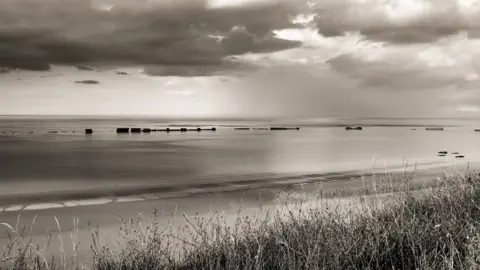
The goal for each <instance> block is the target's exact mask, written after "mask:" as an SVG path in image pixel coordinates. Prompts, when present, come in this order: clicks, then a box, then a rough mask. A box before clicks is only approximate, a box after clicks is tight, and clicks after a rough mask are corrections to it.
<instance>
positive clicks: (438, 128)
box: [425, 127, 443, 131]
mask: <svg viewBox="0 0 480 270" xmlns="http://www.w3.org/2000/svg"><path fill="white" fill-rule="evenodd" d="M425 130H437V131H442V130H443V127H427V128H425Z"/></svg>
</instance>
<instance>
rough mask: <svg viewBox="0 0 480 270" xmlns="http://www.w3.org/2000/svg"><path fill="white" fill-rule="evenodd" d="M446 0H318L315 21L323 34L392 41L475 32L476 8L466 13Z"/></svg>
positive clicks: (425, 40)
mask: <svg viewBox="0 0 480 270" xmlns="http://www.w3.org/2000/svg"><path fill="white" fill-rule="evenodd" d="M447 2H448V3H447ZM447 2H445V1H440V0H423V1H414V2H410V1H405V2H404V1H398V2H396V3H394V2H390V1H383V2H382V1H364V2H362V3H360V2H352V1H348V0H338V1H329V0H326V1H318V4H317V6H316V8H315V11H314V13H315V14H316V17H315V23H316V25H317V27H318V29H319V33H320V34H322V35H324V36H326V37H335V36H342V35H344V34H345V33H346V32H359V33H361V34H362V35H364V36H365V37H366V38H367V39H369V40H373V41H384V42H389V43H396V44H409V43H430V42H435V41H437V40H438V39H440V38H442V37H445V36H449V35H454V34H457V33H459V32H468V33H469V34H470V35H471V36H478V30H479V26H480V22H479V20H478V18H477V17H479V18H480V14H479V12H478V10H477V11H476V12H475V11H472V12H470V14H467V13H466V12H465V8H463V9H462V7H461V6H460V4H459V3H458V1H455V0H454V1H447ZM402 4H403V6H402ZM474 8H475V7H472V10H474Z"/></svg>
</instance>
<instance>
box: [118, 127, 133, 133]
mask: <svg viewBox="0 0 480 270" xmlns="http://www.w3.org/2000/svg"><path fill="white" fill-rule="evenodd" d="M129 132H130V129H129V128H117V133H129Z"/></svg>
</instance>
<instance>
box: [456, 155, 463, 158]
mask: <svg viewBox="0 0 480 270" xmlns="http://www.w3.org/2000/svg"><path fill="white" fill-rule="evenodd" d="M455 158H465V156H462V155H459V156H455Z"/></svg>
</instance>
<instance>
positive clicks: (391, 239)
mask: <svg viewBox="0 0 480 270" xmlns="http://www.w3.org/2000/svg"><path fill="white" fill-rule="evenodd" d="M383 183H386V182H383ZM383 185H387V184H383ZM381 188H382V189H383V190H382V191H388V190H385V188H387V189H388V188H391V190H396V191H398V190H399V187H398V186H396V187H393V186H387V187H385V186H382V187H381ZM379 190H380V185H379V186H375V185H373V186H370V187H366V188H365V190H363V192H364V193H368V195H371V196H368V197H366V196H357V197H355V198H353V199H352V200H351V202H352V203H353V204H354V207H352V205H350V206H348V207H345V206H343V207H338V205H339V204H335V203H331V204H330V203H329V202H330V200H331V199H330V198H328V196H327V195H328V194H322V193H319V194H318V196H317V198H316V199H315V200H310V199H308V198H297V199H298V200H297V201H294V200H292V199H289V200H285V201H283V202H281V203H279V205H278V207H276V208H275V209H273V210H269V211H268V213H267V214H266V215H257V216H255V215H253V216H252V215H247V216H242V215H239V217H238V218H237V220H236V221H235V222H234V224H233V225H228V224H227V222H226V221H225V220H226V219H225V217H224V216H222V215H220V214H217V215H212V217H211V218H190V217H188V216H185V217H184V218H185V219H187V224H188V225H187V226H186V227H185V228H182V229H181V230H178V228H163V227H161V226H160V225H159V224H158V223H157V222H156V221H155V217H153V218H152V219H151V220H150V221H149V222H147V223H145V222H142V221H140V220H129V221H125V222H124V224H123V226H122V230H121V234H120V235H119V242H122V243H123V244H122V245H121V247H122V248H121V249H115V248H114V247H108V246H104V245H103V244H102V241H101V232H98V231H95V230H94V231H93V237H94V239H97V240H96V241H95V244H94V245H93V246H92V250H93V252H94V258H93V260H92V262H90V263H89V264H88V265H84V264H82V263H81V262H78V261H76V260H75V258H72V259H68V258H64V257H63V256H62V253H61V252H59V254H58V256H57V257H56V258H53V259H52V258H44V257H42V253H41V251H39V250H38V249H36V248H35V247H32V246H29V245H28V243H27V244H26V245H24V247H25V246H26V247H27V248H23V249H20V250H19V249H18V247H20V246H21V245H18V242H17V244H13V243H12V247H13V246H15V247H16V249H12V250H8V247H7V248H6V249H4V250H3V257H1V260H2V261H1V264H0V265H1V266H2V267H4V268H6V269H9V268H10V269H11V268H13V269H48V268H49V269H53V268H57V269H65V268H83V267H84V266H86V267H87V268H93V269H478V267H479V266H480V260H479V259H480V179H479V177H478V174H476V173H469V174H468V175H466V176H464V175H462V176H457V177H447V180H444V181H441V182H439V184H438V185H437V186H435V187H434V188H429V189H425V190H423V191H421V192H418V191H416V192H412V191H411V190H410V186H409V181H408V180H406V181H404V182H403V183H402V184H401V187H400V190H401V191H400V192H397V193H395V194H391V193H390V194H388V193H387V195H380V194H379ZM372 193H373V195H372ZM12 229H15V228H12ZM27 233H28V232H27ZM14 241H19V240H18V239H16V238H15V237H13V239H12V242H14ZM65 244H69V245H70V244H71V243H65ZM9 252H10V253H9ZM47 264H48V265H47Z"/></svg>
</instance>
